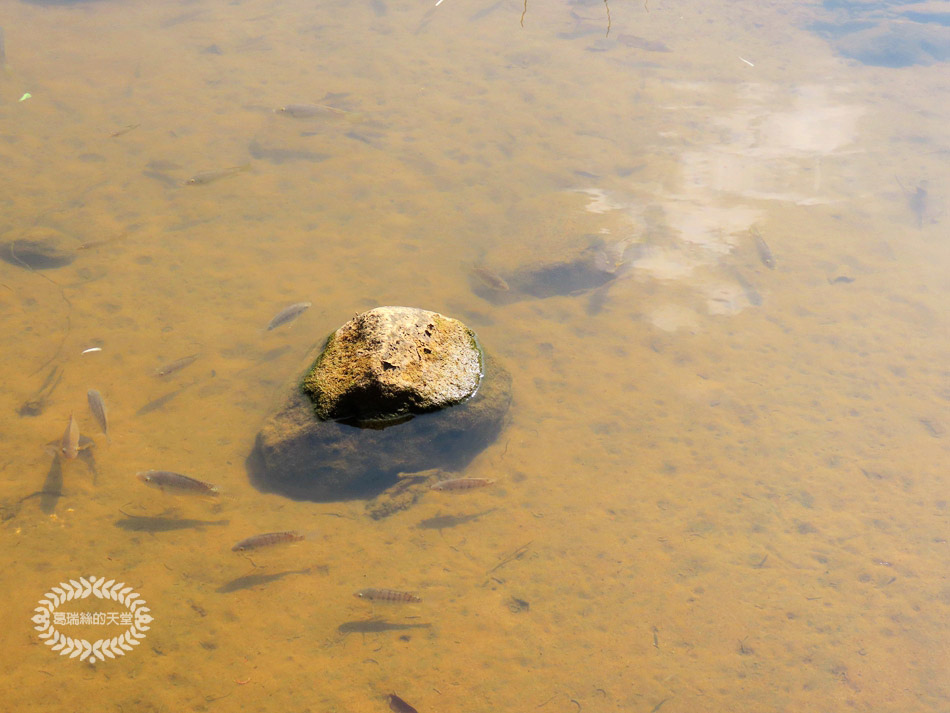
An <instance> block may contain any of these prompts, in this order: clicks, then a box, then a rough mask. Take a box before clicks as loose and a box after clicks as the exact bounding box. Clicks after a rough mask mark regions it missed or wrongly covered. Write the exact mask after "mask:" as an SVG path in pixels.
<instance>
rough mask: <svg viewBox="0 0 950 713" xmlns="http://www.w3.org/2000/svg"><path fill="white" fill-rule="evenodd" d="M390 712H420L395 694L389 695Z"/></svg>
mask: <svg viewBox="0 0 950 713" xmlns="http://www.w3.org/2000/svg"><path fill="white" fill-rule="evenodd" d="M389 710H391V711H395V712H396V713H419V711H417V710H416V709H415V708H413V707H412V706H410V705H409V704H408V703H406V702H405V701H404V700H403V699H402V698H400V697H399V696H397V695H396V694H395V693H390V694H389Z"/></svg>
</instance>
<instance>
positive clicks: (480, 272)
mask: <svg viewBox="0 0 950 713" xmlns="http://www.w3.org/2000/svg"><path fill="white" fill-rule="evenodd" d="M472 274H473V275H475V277H477V278H478V279H479V280H481V281H482V282H483V283H484V285H485V287H490V288H491V289H493V290H499V291H501V292H507V291H508V290H510V289H511V288H510V287H509V286H508V283H507V282H505V280H504V278H503V277H502V276H501V275H499V274H498V273H497V272H495V271H494V270H490V269H489V268H487V267H485V266H483V265H476V266H475V267H473V268H472Z"/></svg>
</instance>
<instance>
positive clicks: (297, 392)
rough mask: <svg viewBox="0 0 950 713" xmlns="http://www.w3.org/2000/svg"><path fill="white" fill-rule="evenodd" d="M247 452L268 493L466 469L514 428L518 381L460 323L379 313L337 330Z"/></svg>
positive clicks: (398, 311) (367, 485)
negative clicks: (508, 423)
mask: <svg viewBox="0 0 950 713" xmlns="http://www.w3.org/2000/svg"><path fill="white" fill-rule="evenodd" d="M288 391H289V393H288V394H287V395H286V397H285V398H284V401H283V403H282V404H281V406H280V408H279V409H278V410H277V412H276V413H275V414H274V415H272V416H271V417H270V418H268V419H267V421H266V422H265V424H264V426H263V428H262V429H261V431H260V432H259V433H258V435H257V440H256V442H255V445H254V449H253V451H252V453H251V455H250V457H249V458H248V462H247V466H248V472H249V475H250V477H251V480H252V482H253V483H254V484H255V485H256V486H257V487H258V488H259V489H261V490H264V491H267V492H277V493H281V494H283V495H288V496H290V497H297V498H304V499H310V500H323V501H326V500H338V499H344V498H354V497H371V496H374V495H377V494H379V493H380V492H382V491H383V490H385V489H386V488H387V487H389V486H390V485H392V484H394V483H395V482H396V481H397V477H396V476H397V474H398V473H414V472H417V471H421V470H426V469H430V468H442V469H445V470H449V471H451V470H456V469H459V468H461V467H463V466H464V465H465V464H466V463H468V462H469V461H470V460H471V459H472V458H473V457H474V456H475V455H476V454H478V453H479V452H480V451H481V450H482V449H484V448H485V446H487V445H488V444H489V443H491V442H492V441H493V440H494V439H495V438H496V437H497V435H498V433H499V432H500V431H501V429H502V426H503V425H504V419H505V415H506V413H507V410H508V406H509V404H510V401H511V377H510V375H509V374H508V372H507V371H506V370H505V369H504V368H503V367H502V366H501V365H500V364H498V362H497V361H496V360H495V359H494V358H492V357H491V356H490V355H488V354H484V353H483V352H482V351H481V350H480V348H479V346H478V344H477V341H476V339H475V335H474V333H473V332H472V331H471V330H470V329H468V327H466V326H465V325H463V324H462V323H461V322H458V321H457V320H454V319H451V318H449V317H446V316H444V315H440V314H438V313H435V312H427V311H425V310H418V309H412V308H399V307H396V308H393V307H387V308H377V309H375V310H370V311H369V312H366V313H364V314H361V315H359V316H357V317H355V318H354V319H353V320H351V321H350V322H348V323H347V324H345V325H343V327H341V328H340V329H338V330H337V331H336V332H334V333H333V335H331V336H330V338H329V339H328V340H327V344H326V345H325V347H324V349H323V350H322V351H321V353H320V355H319V356H317V358H316V363H315V364H314V366H313V367H312V368H311V369H310V370H309V371H308V372H307V374H306V375H305V377H304V380H303V383H302V384H301V383H300V382H297V383H296V384H295V385H294V386H293V387H292V388H290V389H289V390H288Z"/></svg>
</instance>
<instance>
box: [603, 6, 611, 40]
mask: <svg viewBox="0 0 950 713" xmlns="http://www.w3.org/2000/svg"><path fill="white" fill-rule="evenodd" d="M604 7H605V8H607V33H606V34H605V35H604V37H609V36H610V5H608V4H607V0H604Z"/></svg>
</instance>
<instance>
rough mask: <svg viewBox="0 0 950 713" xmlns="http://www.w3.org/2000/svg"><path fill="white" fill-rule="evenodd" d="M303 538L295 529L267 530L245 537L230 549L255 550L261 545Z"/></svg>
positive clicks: (265, 545)
mask: <svg viewBox="0 0 950 713" xmlns="http://www.w3.org/2000/svg"><path fill="white" fill-rule="evenodd" d="M303 539H305V537H304V536H303V535H301V534H300V533H299V532H297V531H295V530H288V531H287V532H267V533H265V534H263V535H254V536H253V537H247V538H245V539H243V540H241V541H240V542H238V543H237V544H236V545H235V546H234V547H232V548H231V551H232V552H247V551H248V550H256V549H259V548H261V547H270V546H271V545H278V544H280V543H282V542H300V540H303Z"/></svg>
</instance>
